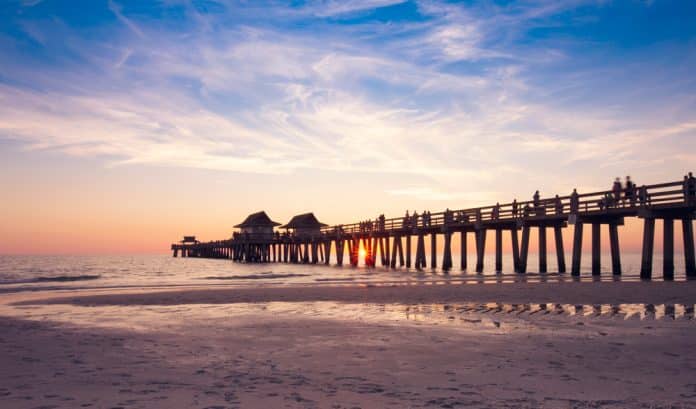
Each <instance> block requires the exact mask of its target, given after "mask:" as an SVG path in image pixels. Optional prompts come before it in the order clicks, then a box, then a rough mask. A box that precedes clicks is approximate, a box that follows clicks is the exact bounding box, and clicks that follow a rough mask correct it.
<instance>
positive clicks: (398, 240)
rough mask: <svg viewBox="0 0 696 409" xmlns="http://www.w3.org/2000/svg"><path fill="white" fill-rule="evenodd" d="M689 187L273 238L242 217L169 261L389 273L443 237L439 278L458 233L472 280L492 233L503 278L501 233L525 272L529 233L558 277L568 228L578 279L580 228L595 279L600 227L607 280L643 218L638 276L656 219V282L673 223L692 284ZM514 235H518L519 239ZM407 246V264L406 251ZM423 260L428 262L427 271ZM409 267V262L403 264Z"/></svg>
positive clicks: (295, 231) (419, 262) (694, 206)
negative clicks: (622, 230) (635, 221)
mask: <svg viewBox="0 0 696 409" xmlns="http://www.w3.org/2000/svg"><path fill="white" fill-rule="evenodd" d="M691 184H693V181H691V182H689V181H688V180H687V181H677V182H669V183H660V184H654V185H648V186H642V187H641V188H640V189H636V190H635V191H625V190H624V191H622V192H620V193H619V192H615V191H602V192H593V193H580V194H578V193H575V192H574V193H573V194H572V195H570V196H562V197H560V196H555V197H553V198H546V199H542V198H535V200H532V201H526V202H524V201H523V202H517V201H514V202H512V203H506V204H496V205H493V206H484V207H478V208H470V209H460V210H446V211H444V212H439V213H432V214H430V213H428V214H427V215H425V214H423V215H415V216H411V217H398V218H384V217H380V218H378V219H377V220H374V221H368V222H360V223H353V224H347V225H335V226H327V225H325V224H323V223H320V222H319V221H318V220H317V219H316V217H314V215H313V214H312V213H307V214H303V215H298V216H295V217H294V218H293V219H292V220H291V221H290V222H289V223H288V224H286V225H284V226H280V228H284V229H286V231H285V232H284V233H282V234H281V233H280V232H279V231H276V230H274V229H275V228H276V227H277V226H279V225H280V223H276V222H274V221H272V220H271V219H270V218H269V217H268V216H267V215H266V214H265V213H264V212H259V213H255V214H253V215H250V216H249V217H248V218H247V219H246V220H245V221H244V222H243V223H241V224H239V225H237V226H235V227H238V228H240V229H241V232H237V233H235V234H234V235H233V237H232V238H231V239H228V240H218V241H211V242H204V243H203V242H199V241H197V240H196V238H195V237H194V236H186V237H185V238H184V240H183V241H181V242H180V243H175V244H172V246H171V248H172V251H173V255H174V256H175V257H176V256H177V255H179V254H181V256H182V257H207V258H227V259H232V260H234V261H239V262H247V263H256V262H285V263H288V262H289V263H308V264H317V263H323V264H329V263H330V261H331V260H332V256H331V255H332V252H335V258H334V259H335V262H336V264H338V265H342V264H343V261H344V256H345V255H346V252H347V254H348V261H349V263H350V264H351V265H353V266H357V265H358V264H359V263H360V262H361V261H362V262H363V263H364V264H365V265H367V266H368V267H370V266H371V267H374V266H376V265H377V263H378V260H379V262H380V263H381V265H382V266H387V267H391V268H397V267H404V266H405V267H408V268H410V267H411V266H412V264H413V266H414V267H415V268H417V269H422V268H425V267H426V266H427V265H428V264H429V265H430V267H432V268H436V267H437V259H438V258H437V241H438V238H439V237H440V236H442V239H443V242H444V249H443V254H442V268H443V270H446V271H447V270H450V269H452V268H453V257H452V236H453V235H454V234H457V233H458V234H459V235H460V243H461V250H460V255H461V256H460V267H461V268H462V269H466V268H467V264H468V260H467V258H468V255H467V239H468V236H469V234H472V235H473V238H474V240H475V243H476V263H475V269H476V271H477V272H482V271H483V265H484V256H485V246H486V236H487V232H488V231H489V230H492V231H494V232H495V269H496V271H502V269H503V263H502V247H503V235H504V232H506V234H508V235H509V239H510V242H511V245H512V256H513V268H514V271H516V272H518V273H526V272H527V264H528V262H527V260H528V257H529V242H530V232H531V230H532V229H537V230H538V240H539V243H538V244H539V246H538V247H539V257H538V258H539V272H541V273H545V272H547V270H548V262H547V230H548V229H552V231H553V235H554V240H555V247H556V257H557V262H558V272H559V273H565V272H566V260H565V253H564V244H563V236H562V230H563V229H564V228H567V227H568V226H569V225H572V226H574V233H573V243H572V260H571V274H572V275H573V276H578V275H580V268H581V258H582V257H581V256H582V250H583V247H582V246H583V230H584V227H585V225H589V226H591V229H592V240H591V248H592V260H591V263H592V275H594V276H600V275H601V251H600V248H601V234H600V231H601V229H602V227H603V226H607V228H608V230H609V241H610V244H611V245H610V249H611V260H612V262H611V270H612V274H613V275H616V276H619V275H621V272H622V268H621V254H620V253H621V251H620V245H619V227H620V226H622V225H623V224H624V220H625V218H626V217H638V218H640V219H642V220H643V223H644V227H643V251H642V261H641V272H640V275H641V278H644V279H650V278H652V274H653V272H652V269H653V267H652V265H653V252H654V251H653V250H654V239H655V237H654V236H655V224H656V223H655V222H656V220H660V221H661V223H662V224H663V227H664V228H663V231H664V237H663V240H664V246H663V248H664V250H663V269H662V270H663V278H664V279H665V280H673V279H674V221H675V220H678V221H680V224H681V226H682V232H683V240H684V266H685V273H686V276H687V277H696V257H695V256H694V233H693V222H692V220H693V218H694V216H695V215H696V192H694V191H693V190H694V189H693V188H692V187H691ZM519 232H521V237H519ZM426 236H429V237H430V257H429V260H428V258H427V257H426V253H427V251H426V246H425V237H426ZM414 238H415V253H414V254H415V259H414V260H412V245H413V239H414ZM428 261H429V263H428ZM412 262H413V263H412Z"/></svg>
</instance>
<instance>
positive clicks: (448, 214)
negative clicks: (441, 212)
mask: <svg viewBox="0 0 696 409" xmlns="http://www.w3.org/2000/svg"><path fill="white" fill-rule="evenodd" d="M453 219H454V217H453V213H452V211H451V210H450V209H449V207H448V208H447V209H445V226H448V225H450V224H451V223H452V221H453Z"/></svg>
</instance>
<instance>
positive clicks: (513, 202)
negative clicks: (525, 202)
mask: <svg viewBox="0 0 696 409" xmlns="http://www.w3.org/2000/svg"><path fill="white" fill-rule="evenodd" d="M512 217H513V219H516V218H517V199H514V200H513V201H512Z"/></svg>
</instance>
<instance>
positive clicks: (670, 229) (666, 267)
mask: <svg viewBox="0 0 696 409" xmlns="http://www.w3.org/2000/svg"><path fill="white" fill-rule="evenodd" d="M662 222H663V226H664V229H663V233H664V235H663V237H664V239H663V246H662V248H663V254H664V255H663V257H662V277H663V279H664V280H670V281H671V280H674V219H663V220H662Z"/></svg>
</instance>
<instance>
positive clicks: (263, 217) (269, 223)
mask: <svg viewBox="0 0 696 409" xmlns="http://www.w3.org/2000/svg"><path fill="white" fill-rule="evenodd" d="M275 226H280V223H278V222H274V221H273V220H271V218H270V217H268V215H267V214H266V212H264V211H260V212H256V213H253V214H250V215H249V216H247V218H246V219H244V221H243V222H241V223H239V224H238V225H236V226H234V227H275Z"/></svg>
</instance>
